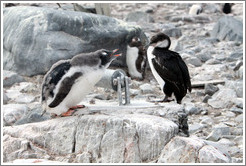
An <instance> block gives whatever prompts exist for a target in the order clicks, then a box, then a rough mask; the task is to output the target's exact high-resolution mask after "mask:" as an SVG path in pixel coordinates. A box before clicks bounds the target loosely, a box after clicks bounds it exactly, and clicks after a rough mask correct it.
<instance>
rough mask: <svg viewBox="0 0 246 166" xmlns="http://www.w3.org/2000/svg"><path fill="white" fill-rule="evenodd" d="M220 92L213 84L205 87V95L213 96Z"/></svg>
mask: <svg viewBox="0 0 246 166" xmlns="http://www.w3.org/2000/svg"><path fill="white" fill-rule="evenodd" d="M218 90H219V88H218V87H217V86H215V85H213V84H211V83H209V84H205V87H204V91H205V94H208V95H210V96H213V94H214V93H215V92H217V91H218Z"/></svg>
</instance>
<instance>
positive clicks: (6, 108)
mask: <svg viewBox="0 0 246 166" xmlns="http://www.w3.org/2000/svg"><path fill="white" fill-rule="evenodd" d="M27 111H28V107H27V106H26V105H25V104H7V105H3V120H4V122H5V125H7V126H8V125H13V124H14V123H15V122H16V121H18V120H19V119H21V117H22V116H23V115H24V114H25V113H26V112H27Z"/></svg>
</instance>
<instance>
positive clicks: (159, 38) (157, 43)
mask: <svg viewBox="0 0 246 166" xmlns="http://www.w3.org/2000/svg"><path fill="white" fill-rule="evenodd" d="M150 45H151V46H154V47H158V48H163V49H169V47H170V45H171V40H170V38H169V37H168V36H167V35H166V34H164V33H162V32H159V33H157V34H156V35H154V36H152V38H151V39H150Z"/></svg>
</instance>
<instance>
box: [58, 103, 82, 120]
mask: <svg viewBox="0 0 246 166" xmlns="http://www.w3.org/2000/svg"><path fill="white" fill-rule="evenodd" d="M78 108H85V105H76V106H74V107H71V108H69V110H68V111H67V112H64V113H62V114H61V117H65V116H72V115H73V114H74V113H75V112H76V111H77V109H78Z"/></svg>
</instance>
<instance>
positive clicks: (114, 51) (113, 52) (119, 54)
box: [111, 49, 121, 57]
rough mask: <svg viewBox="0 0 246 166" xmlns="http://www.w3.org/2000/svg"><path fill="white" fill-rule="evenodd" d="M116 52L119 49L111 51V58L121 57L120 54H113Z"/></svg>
mask: <svg viewBox="0 0 246 166" xmlns="http://www.w3.org/2000/svg"><path fill="white" fill-rule="evenodd" d="M118 50H119V49H115V50H113V53H112V54H111V56H116V57H118V56H121V54H115V53H116V52H117V51H118Z"/></svg>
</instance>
